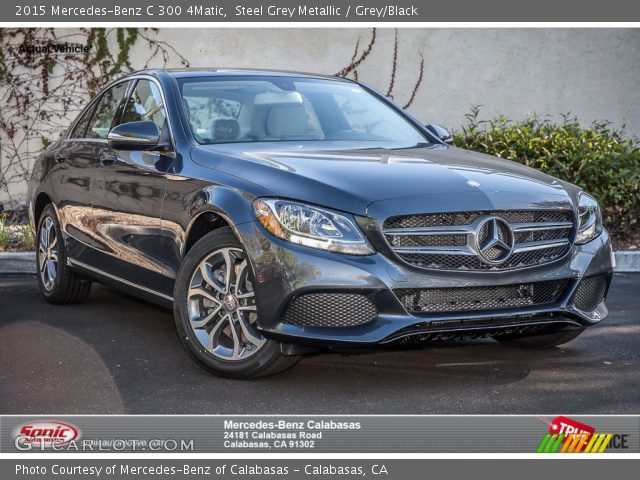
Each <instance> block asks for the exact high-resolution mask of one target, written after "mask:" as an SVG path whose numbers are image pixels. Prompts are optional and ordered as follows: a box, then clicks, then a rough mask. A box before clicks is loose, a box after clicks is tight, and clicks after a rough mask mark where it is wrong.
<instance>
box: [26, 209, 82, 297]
mask: <svg viewBox="0 0 640 480" xmlns="http://www.w3.org/2000/svg"><path fill="white" fill-rule="evenodd" d="M36 233H37V235H36V242H37V251H36V264H37V265H36V272H37V276H38V285H39V286H40V291H41V292H42V295H44V298H45V299H46V300H47V301H48V302H49V303H53V304H55V305H69V304H72V303H82V302H84V301H85V300H86V299H87V296H89V292H91V282H90V281H89V280H87V279H85V278H82V277H80V276H78V275H77V274H76V273H75V272H73V271H71V269H70V268H69V266H68V265H67V253H66V246H65V243H64V237H63V236H62V230H61V229H60V222H59V221H58V217H57V215H56V211H55V209H54V208H53V205H51V204H49V205H47V206H46V207H45V208H44V210H43V211H42V213H41V214H40V218H38V228H37V230H36Z"/></svg>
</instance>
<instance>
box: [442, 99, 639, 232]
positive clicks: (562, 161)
mask: <svg viewBox="0 0 640 480" xmlns="http://www.w3.org/2000/svg"><path fill="white" fill-rule="evenodd" d="M466 117H467V123H466V125H464V126H463V127H462V129H461V130H460V131H456V132H454V143H455V145H456V146H458V147H462V148H466V149H469V150H475V151H478V152H483V153H488V154H490V155H496V156H498V157H501V158H505V159H508V160H514V161H516V162H520V163H523V164H525V165H528V166H530V167H533V168H536V169H538V170H542V171H543V172H545V173H548V174H549V175H553V176H554V177H557V178H560V179H562V180H566V181H568V182H571V183H575V184H576V185H578V186H580V187H581V188H583V189H584V190H585V191H586V192H588V193H590V194H592V195H593V196H594V197H596V198H597V199H598V201H599V202H600V206H601V207H602V213H603V217H604V222H605V225H606V226H607V228H608V229H609V231H611V232H612V233H613V234H614V235H616V236H618V237H624V236H626V235H627V234H629V233H630V232H631V231H632V230H634V229H635V227H637V225H636V223H637V221H638V217H639V216H640V141H639V140H638V139H637V138H630V137H627V136H626V135H625V133H624V131H623V130H619V129H615V128H613V127H612V125H611V124H610V123H609V122H593V123H592V124H591V126H588V127H586V126H583V125H582V124H580V123H579V122H578V119H577V118H576V117H574V116H570V115H563V120H562V121H559V122H553V121H552V120H550V119H548V118H544V119H542V118H540V117H538V116H535V115H533V116H530V117H528V118H526V119H524V120H523V121H521V122H513V121H511V120H508V119H507V118H505V117H504V116H499V117H497V118H495V119H493V120H480V118H479V108H478V107H474V108H473V109H472V110H471V113H469V114H468V115H466Z"/></svg>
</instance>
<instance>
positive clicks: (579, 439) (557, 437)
mask: <svg viewBox="0 0 640 480" xmlns="http://www.w3.org/2000/svg"><path fill="white" fill-rule="evenodd" d="M609 447H610V448H614V449H627V448H629V446H628V435H627V434H621V435H620V434H613V433H598V432H596V429H595V428H593V427H592V426H590V425H586V424H584V423H581V422H578V421H576V420H573V419H571V418H568V417H562V416H560V417H556V418H554V419H553V420H552V421H551V423H550V424H549V432H548V433H547V434H546V435H545V436H544V437H543V438H542V441H541V442H540V444H539V445H538V453H604V451H605V450H606V449H607V448H609Z"/></svg>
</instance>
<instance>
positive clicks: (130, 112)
mask: <svg viewBox="0 0 640 480" xmlns="http://www.w3.org/2000/svg"><path fill="white" fill-rule="evenodd" d="M165 118H166V114H165V110H164V104H163V103H162V95H161V94H160V90H159V89H158V86H157V85H156V84H155V83H153V82H152V81H150V80H138V83H136V88H134V89H133V92H132V93H131V96H130V97H129V98H128V99H127V102H126V104H125V107H124V111H123V113H122V118H121V119H120V122H119V123H127V122H137V121H140V120H152V121H153V122H155V124H156V125H157V126H158V128H159V129H160V130H162V126H163V125H164V120H165Z"/></svg>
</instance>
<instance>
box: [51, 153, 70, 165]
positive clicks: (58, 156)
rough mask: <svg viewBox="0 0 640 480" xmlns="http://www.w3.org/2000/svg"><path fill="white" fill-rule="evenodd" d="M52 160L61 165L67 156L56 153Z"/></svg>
mask: <svg viewBox="0 0 640 480" xmlns="http://www.w3.org/2000/svg"><path fill="white" fill-rule="evenodd" d="M53 159H54V160H55V161H56V163H62V162H64V161H65V160H66V159H67V155H66V154H64V153H56V154H55V155H54V156H53Z"/></svg>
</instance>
